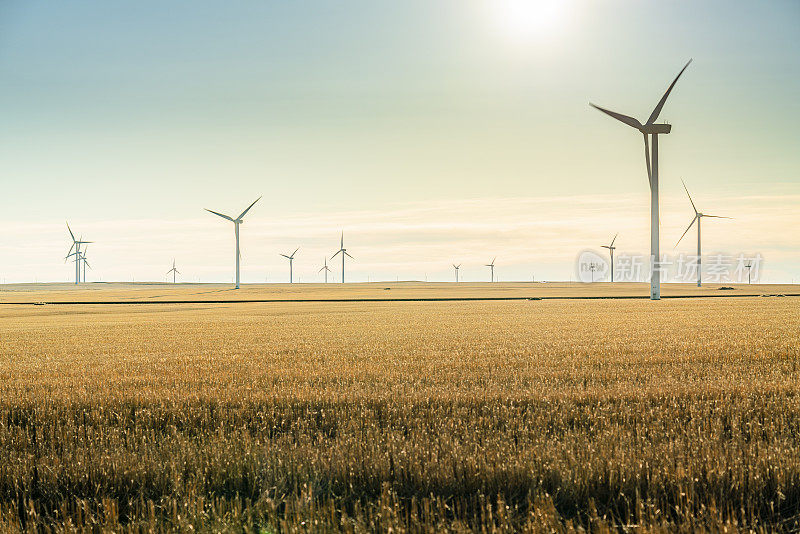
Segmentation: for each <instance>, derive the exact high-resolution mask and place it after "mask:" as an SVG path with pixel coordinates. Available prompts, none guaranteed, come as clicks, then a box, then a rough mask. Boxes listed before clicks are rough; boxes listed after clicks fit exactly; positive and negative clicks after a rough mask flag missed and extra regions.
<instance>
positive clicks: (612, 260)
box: [600, 232, 619, 282]
mask: <svg viewBox="0 0 800 534" xmlns="http://www.w3.org/2000/svg"><path fill="white" fill-rule="evenodd" d="M618 235H619V232H617V233H616V234H614V239H612V240H611V244H610V245H600V246H601V247H603V248H607V249H608V251H609V252H610V253H611V281H612V282H613V281H614V250H616V248H617V247H615V246H614V241H616V240H617V236H618Z"/></svg>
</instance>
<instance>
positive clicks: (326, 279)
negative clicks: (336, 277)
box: [317, 257, 331, 284]
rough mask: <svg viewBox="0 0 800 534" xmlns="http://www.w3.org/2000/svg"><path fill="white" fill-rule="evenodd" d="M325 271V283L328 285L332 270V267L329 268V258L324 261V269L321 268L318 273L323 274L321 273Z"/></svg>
mask: <svg viewBox="0 0 800 534" xmlns="http://www.w3.org/2000/svg"><path fill="white" fill-rule="evenodd" d="M323 271H325V283H326V284H327V283H328V273H329V272H331V268H330V267H328V258H327V257H326V258H325V259H324V265H323V266H322V268H321V269H320V270H319V271H317V272H318V273H321V272H323Z"/></svg>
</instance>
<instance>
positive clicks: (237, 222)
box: [206, 197, 261, 289]
mask: <svg viewBox="0 0 800 534" xmlns="http://www.w3.org/2000/svg"><path fill="white" fill-rule="evenodd" d="M259 200H261V197H258V198H257V199H255V200H254V201H253V203H252V204H250V205H249V206H247V209H246V210H244V211H243V212H242V213H241V214H240V215H239V216H238V217H236V218H235V219H234V218H232V217H228V216H227V215H225V214H222V213H217V212H216V211H213V210H210V209H208V208H206V211H208V212H210V213H213V214H214V215H218V216H220V217H222V218H223V219H228V220H229V221H231V222H232V223H233V229H234V232H235V233H236V289H239V259H240V258H241V256H242V254H241V252H240V251H239V225H240V224H242V219H243V218H244V216H245V214H246V213H247V212H248V211H250V208H252V207H253V206H254V205H255V203H256V202H258V201H259Z"/></svg>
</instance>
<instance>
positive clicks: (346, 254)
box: [344, 250, 355, 260]
mask: <svg viewBox="0 0 800 534" xmlns="http://www.w3.org/2000/svg"><path fill="white" fill-rule="evenodd" d="M344 254H345V256H347V257H348V258H350V259H351V260H354V259H355V258H354V257H353V256H351V255H350V253H349V252H347V251H346V250H345V251H344Z"/></svg>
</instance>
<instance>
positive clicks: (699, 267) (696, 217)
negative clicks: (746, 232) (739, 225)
mask: <svg viewBox="0 0 800 534" xmlns="http://www.w3.org/2000/svg"><path fill="white" fill-rule="evenodd" d="M681 183H682V184H683V189H684V190H685V191H686V196H688V197H689V202H691V203H692V209H693V210H694V219H692V222H691V223H689V226H688V227H687V228H686V231H684V232H683V235H682V236H681V239H683V236H685V235H686V232H688V231H689V229H690V228H691V227H692V225H693V224H694V223H695V222H697V287H700V286H701V284H702V282H703V261H702V256H701V255H700V219H702V218H703V217H714V218H715V219H732V217H723V216H722V215H708V214H706V213H700V212H699V211H697V207H696V206H695V205H694V200H692V195H690V194H689V189H688V188H687V187H686V183H685V182H684V181H683V180H681ZM681 239H678V242H677V243H675V246H676V247H677V246H678V244H679V243H680V242H681Z"/></svg>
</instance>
